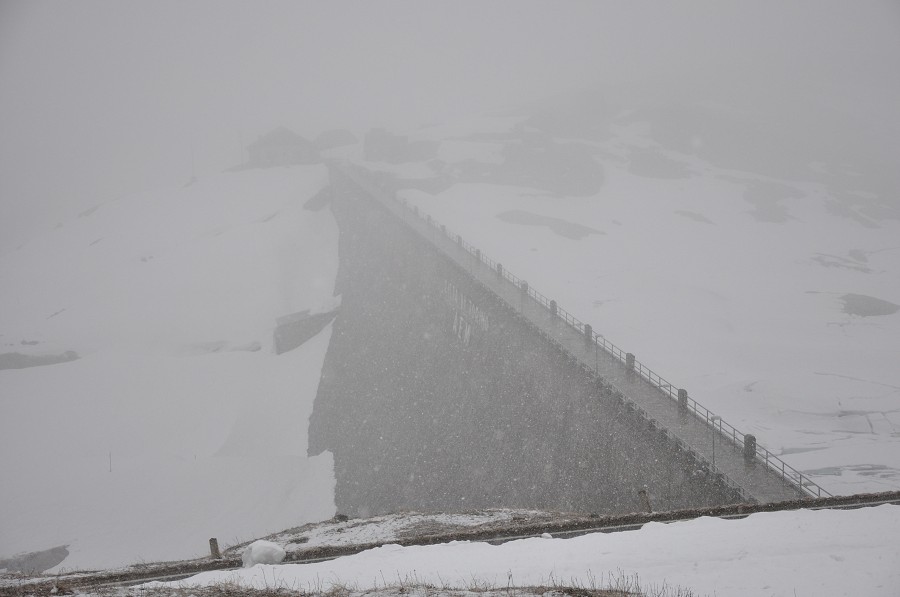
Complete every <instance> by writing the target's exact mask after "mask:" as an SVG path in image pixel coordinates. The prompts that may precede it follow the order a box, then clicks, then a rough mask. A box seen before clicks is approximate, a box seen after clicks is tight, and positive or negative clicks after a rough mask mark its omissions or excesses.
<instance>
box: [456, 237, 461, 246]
mask: <svg viewBox="0 0 900 597" xmlns="http://www.w3.org/2000/svg"><path fill="white" fill-rule="evenodd" d="M456 244H458V245H459V246H460V247H461V246H462V234H457V235H456Z"/></svg>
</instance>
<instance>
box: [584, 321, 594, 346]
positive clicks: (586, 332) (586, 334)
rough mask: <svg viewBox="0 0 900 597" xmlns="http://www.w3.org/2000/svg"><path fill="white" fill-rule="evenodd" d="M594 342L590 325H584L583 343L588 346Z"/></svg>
mask: <svg viewBox="0 0 900 597" xmlns="http://www.w3.org/2000/svg"><path fill="white" fill-rule="evenodd" d="M593 340H594V329H593V328H592V327H591V324H589V323H586V324H584V341H585V342H587V343H588V344H590V343H591V342H592V341H593Z"/></svg>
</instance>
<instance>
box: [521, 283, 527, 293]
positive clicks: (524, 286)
mask: <svg viewBox="0 0 900 597" xmlns="http://www.w3.org/2000/svg"><path fill="white" fill-rule="evenodd" d="M521 288H522V294H528V282H526V281H525V280H522V286H521Z"/></svg>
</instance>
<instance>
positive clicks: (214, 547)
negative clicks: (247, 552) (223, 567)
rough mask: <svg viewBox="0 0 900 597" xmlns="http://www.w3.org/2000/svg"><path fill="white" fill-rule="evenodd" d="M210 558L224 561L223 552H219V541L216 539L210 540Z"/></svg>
mask: <svg viewBox="0 0 900 597" xmlns="http://www.w3.org/2000/svg"><path fill="white" fill-rule="evenodd" d="M209 557H211V558H212V559H214V560H221V559H222V552H220V551H219V540H218V539H216V538H215V537H213V538H211V539H210V540H209Z"/></svg>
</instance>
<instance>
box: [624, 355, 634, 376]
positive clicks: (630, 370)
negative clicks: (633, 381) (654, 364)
mask: <svg viewBox="0 0 900 597" xmlns="http://www.w3.org/2000/svg"><path fill="white" fill-rule="evenodd" d="M625 373H626V374H627V375H628V377H629V378H631V377H633V376H634V355H633V354H631V353H630V352H627V353H625Z"/></svg>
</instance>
